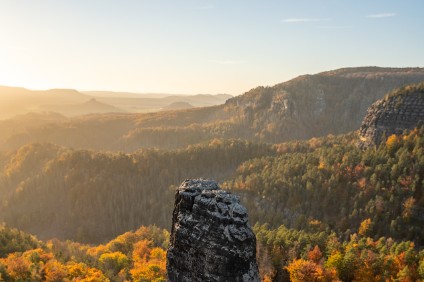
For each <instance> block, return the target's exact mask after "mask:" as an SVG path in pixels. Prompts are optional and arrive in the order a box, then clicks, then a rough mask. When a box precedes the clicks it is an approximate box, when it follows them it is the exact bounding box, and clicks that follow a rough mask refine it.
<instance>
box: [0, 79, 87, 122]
mask: <svg viewBox="0 0 424 282" xmlns="http://www.w3.org/2000/svg"><path fill="white" fill-rule="evenodd" d="M90 98H91V97H90V96H87V95H85V94H82V93H79V92H78V91H76V90H71V89H51V90H45V91H39V90H28V89H25V88H20V87H8V86H0V119H5V118H10V117H13V116H14V115H19V114H26V113H29V112H42V111H44V110H43V109H42V108H41V106H42V105H46V104H52V105H53V104H55V105H67V104H77V103H84V102H86V101H88V100H89V99H90Z"/></svg>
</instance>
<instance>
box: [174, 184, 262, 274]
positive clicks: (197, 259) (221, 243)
mask: <svg viewBox="0 0 424 282" xmlns="http://www.w3.org/2000/svg"><path fill="white" fill-rule="evenodd" d="M247 220H248V219H247V211H246V209H245V208H244V207H243V206H242V205H241V204H240V202H239V198H238V197H237V196H235V195H233V194H231V193H229V192H226V191H224V190H221V189H220V188H219V186H218V184H217V183H216V182H215V181H211V180H203V179H196V180H186V181H184V182H183V183H182V184H181V186H180V187H179V188H178V190H177V192H176V195H175V207H174V213H173V219H172V231H171V242H170V247H169V249H168V252H167V272H168V281H172V282H174V281H178V282H181V281H190V282H195V281H259V272H258V267H257V264H256V238H255V235H254V233H253V232H252V230H251V228H250V226H249V224H248V222H247Z"/></svg>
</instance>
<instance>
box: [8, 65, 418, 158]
mask: <svg viewBox="0 0 424 282" xmlns="http://www.w3.org/2000/svg"><path fill="white" fill-rule="evenodd" d="M423 81H424V69H422V68H378V67H362V68H344V69H339V70H334V71H329V72H323V73H319V74H315V75H304V76H300V77H297V78H295V79H292V80H290V81H287V82H284V83H281V84H277V85H275V86H273V87H257V88H254V89H252V90H250V91H248V92H246V93H245V94H243V95H240V96H236V97H233V98H231V99H229V100H227V101H226V103H225V104H223V105H216V106H211V107H203V108H193V109H186V110H179V111H165V112H155V113H144V114H100V115H90V116H85V117H76V118H73V119H69V120H67V121H66V122H65V123H63V124H60V123H56V124H54V125H52V126H49V127H42V128H41V127H38V128H33V129H31V130H28V131H27V132H26V133H25V134H20V135H9V136H7V135H0V136H2V139H0V148H3V149H13V148H17V147H18V146H20V145H23V144H26V143H28V142H34V141H37V142H45V141H47V142H53V143H56V144H60V145H64V146H72V147H74V148H90V149H100V150H120V151H127V152H131V151H134V150H137V149H140V148H147V147H156V148H184V147H186V146H188V145H191V144H196V143H200V142H208V141H209V140H211V139H213V138H241V139H246V140H250V141H259V142H270V143H278V142H283V141H288V140H295V139H309V138H312V137H318V136H325V135H327V134H341V133H345V132H349V131H352V130H356V129H358V128H359V126H360V124H361V121H362V119H363V117H364V116H365V113H366V111H367V108H368V107H369V106H370V105H371V104H372V103H374V102H375V101H376V100H378V99H380V98H382V97H383V96H384V95H386V94H387V93H388V92H391V91H392V90H394V89H396V88H399V87H402V86H405V85H408V84H412V83H419V82H423ZM195 97H196V96H190V97H188V98H190V99H195ZM201 98H205V97H203V96H202V97H201ZM206 98H208V99H209V98H211V97H209V96H207V95H206ZM97 99H98V101H100V102H103V101H104V100H100V98H97ZM110 99H112V98H110ZM163 99H166V98H163ZM173 99H174V98H173ZM178 101H180V100H178ZM129 102H130V103H131V102H133V101H129ZM186 102H188V103H190V104H191V105H193V106H195V104H194V102H193V101H186ZM170 103H171V102H169V103H167V104H166V105H168V104H170ZM109 104H110V105H112V104H113V103H109ZM123 109H124V108H123ZM0 133H1V128H0Z"/></svg>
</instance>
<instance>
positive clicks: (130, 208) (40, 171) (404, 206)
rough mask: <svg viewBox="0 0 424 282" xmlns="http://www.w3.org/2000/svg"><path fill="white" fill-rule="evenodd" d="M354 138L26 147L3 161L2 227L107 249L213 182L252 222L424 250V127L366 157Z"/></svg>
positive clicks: (165, 223)
mask: <svg viewBox="0 0 424 282" xmlns="http://www.w3.org/2000/svg"><path fill="white" fill-rule="evenodd" d="M357 140H358V139H357V137H356V134H355V133H352V134H348V135H342V136H339V137H333V136H328V137H325V138H319V139H311V140H309V141H303V142H299V141H296V142H291V143H282V144H279V145H274V146H270V145H260V144H254V143H247V142H244V141H222V140H214V141H213V142H211V143H209V144H205V145H198V146H192V147H190V148H188V149H185V150H176V151H158V150H141V151H139V152H137V153H135V154H131V155H125V154H115V153H98V152H93V151H83V150H71V149H67V148H62V147H58V146H55V145H50V144H44V145H41V144H34V145H29V146H24V147H22V148H21V149H20V150H18V151H17V152H16V153H14V154H11V155H4V156H2V163H3V174H2V176H1V182H0V183H1V186H0V187H1V193H0V195H1V203H2V206H1V210H0V211H1V212H0V216H1V219H0V220H2V221H5V222H6V223H7V224H9V225H11V226H13V227H18V228H20V229H22V230H25V231H27V232H30V233H33V234H36V235H38V236H39V237H41V238H51V237H53V236H56V237H59V238H65V239H74V240H78V241H82V242H103V241H104V240H106V239H110V238H112V237H113V236H116V235H118V234H120V233H123V232H125V231H126V230H129V229H135V228H137V227H138V226H140V225H142V224H144V225H147V224H157V225H159V226H161V227H163V228H169V227H170V222H171V221H170V216H171V211H172V204H173V195H174V190H173V189H174V188H175V185H178V184H179V183H180V182H181V181H182V180H184V179H185V178H198V177H205V178H212V179H217V180H219V181H220V182H221V183H223V185H222V186H223V188H224V189H229V190H231V191H234V192H235V193H236V194H238V195H240V196H241V197H242V202H243V203H244V204H245V205H246V206H247V208H248V210H249V216H250V220H251V222H252V223H255V222H262V223H268V224H269V225H270V226H273V227H277V226H279V225H281V224H284V225H286V226H287V227H290V228H296V229H303V230H306V231H308V230H309V231H316V230H331V231H334V232H336V233H337V234H338V235H339V236H342V238H344V239H348V238H349V236H350V235H351V234H353V233H355V232H356V231H357V230H358V228H359V227H360V226H361V225H362V224H365V225H367V226H368V228H367V230H366V234H367V235H369V236H372V237H375V238H378V237H379V236H390V237H392V238H394V239H407V240H411V241H414V242H415V243H416V244H417V245H419V246H420V245H421V246H422V245H424V238H423V235H422V234H424V230H423V226H424V224H423V223H424V216H423V210H424V206H423V204H424V200H423V192H422V191H423V175H424V151H423V148H424V129H420V130H414V131H412V132H410V133H406V135H403V136H399V137H396V136H391V137H390V138H389V139H388V140H387V142H386V143H383V144H382V145H381V146H380V147H379V148H378V149H368V150H365V151H362V150H360V149H359V148H358V147H357V146H356V142H357Z"/></svg>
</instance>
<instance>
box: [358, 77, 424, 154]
mask: <svg viewBox="0 0 424 282" xmlns="http://www.w3.org/2000/svg"><path fill="white" fill-rule="evenodd" d="M423 123H424V83H420V84H415V85H409V86H406V87H403V88H401V89H398V90H396V91H394V92H392V93H390V94H389V95H387V96H386V97H385V98H383V99H381V100H378V101H377V102H375V103H374V104H373V105H372V106H371V107H370V108H369V109H368V112H367V115H366V116H365V118H364V121H363V122H362V125H361V128H360V131H359V134H360V139H361V141H360V146H361V147H362V148H368V147H371V146H375V145H378V144H380V142H381V141H383V139H384V138H383V136H386V138H387V137H389V136H390V135H393V134H400V133H402V132H403V131H404V130H406V129H409V130H411V129H414V128H416V127H418V126H422V125H424V124H423Z"/></svg>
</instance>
